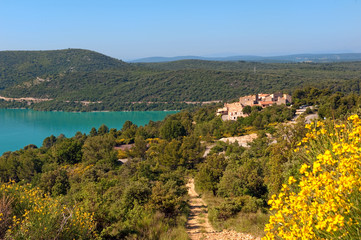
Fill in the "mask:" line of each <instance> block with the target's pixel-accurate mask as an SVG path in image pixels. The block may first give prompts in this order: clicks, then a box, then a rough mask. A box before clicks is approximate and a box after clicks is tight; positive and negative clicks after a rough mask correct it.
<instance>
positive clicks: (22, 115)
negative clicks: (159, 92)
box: [0, 109, 178, 155]
mask: <svg viewBox="0 0 361 240" xmlns="http://www.w3.org/2000/svg"><path fill="white" fill-rule="evenodd" d="M177 112H178V111H135V112H41V111H33V110H29V109H0V155H2V154H3V153H4V152H7V151H15V150H19V149H21V148H23V147H25V146H26V145H29V144H35V145H36V146H38V147H41V145H42V143H43V140H44V138H46V137H48V136H50V135H54V136H59V135H60V134H64V135H65V136H66V137H73V136H74V135H75V133H76V132H78V131H80V132H82V133H86V134H88V133H89V132H90V130H91V128H92V127H95V128H96V129H98V128H99V127H100V126H101V125H102V124H105V125H106V126H107V127H108V128H109V129H110V128H116V129H118V130H120V129H121V128H122V127H123V124H124V123H125V121H127V120H129V121H132V122H133V123H134V124H136V125H138V126H144V125H146V124H148V123H149V121H150V120H152V121H160V120H163V119H164V118H165V117H166V116H167V115H169V114H174V113H177Z"/></svg>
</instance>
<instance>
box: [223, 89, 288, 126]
mask: <svg viewBox="0 0 361 240" xmlns="http://www.w3.org/2000/svg"><path fill="white" fill-rule="evenodd" d="M291 102H292V97H291V96H290V95H288V94H282V93H272V94H263V93H260V94H256V95H249V96H244V97H240V98H239V102H234V103H225V104H224V107H223V108H219V109H218V110H217V115H221V116H222V120H237V118H239V117H246V116H247V114H244V113H243V108H244V107H245V106H251V107H252V106H260V107H262V108H265V107H268V106H271V105H275V104H276V105H281V104H287V103H291Z"/></svg>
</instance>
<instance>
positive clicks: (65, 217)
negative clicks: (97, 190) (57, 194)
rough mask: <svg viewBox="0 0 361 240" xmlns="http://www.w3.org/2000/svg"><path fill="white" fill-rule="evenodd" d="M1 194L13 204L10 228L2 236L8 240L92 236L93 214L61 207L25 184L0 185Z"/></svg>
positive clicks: (56, 201)
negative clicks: (4, 235)
mask: <svg viewBox="0 0 361 240" xmlns="http://www.w3.org/2000/svg"><path fill="white" fill-rule="evenodd" d="M1 194H6V195H7V196H9V197H11V199H13V200H14V202H13V211H12V212H13V214H14V215H13V216H12V225H11V226H9V229H8V230H7V232H6V236H7V238H9V239H53V238H54V237H56V236H58V237H60V236H62V237H64V238H66V239H67V238H74V237H76V238H82V237H85V236H87V237H91V236H92V235H93V233H94V230H95V223H94V220H93V214H90V213H87V212H86V211H84V210H83V209H82V208H79V207H77V206H73V207H69V206H66V205H63V204H61V203H60V202H59V201H58V200H56V199H54V198H52V197H50V196H49V195H47V194H44V193H43V192H42V191H41V190H40V189H38V188H32V187H31V186H30V185H29V184H28V185H20V184H17V183H14V182H9V183H3V184H0V196H1ZM29 236H30V237H29Z"/></svg>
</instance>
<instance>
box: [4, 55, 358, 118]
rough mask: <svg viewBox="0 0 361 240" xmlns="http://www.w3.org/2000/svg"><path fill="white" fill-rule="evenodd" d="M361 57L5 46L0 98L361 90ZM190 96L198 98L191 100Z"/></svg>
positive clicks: (106, 104) (134, 102) (142, 102)
mask: <svg viewBox="0 0 361 240" xmlns="http://www.w3.org/2000/svg"><path fill="white" fill-rule="evenodd" d="M360 73H361V62H347V63H346V62H343V63H342V62H340V63H318V64H316V63H288V64H281V63H255V62H217V61H202V60H182V61H175V62H168V63H143V64H141V63H125V62H123V61H120V60H117V59H114V58H111V57H107V56H105V55H102V54H99V53H96V52H92V51H89V50H80V49H67V50H57V51H4V52H0V96H3V97H10V98H24V97H33V98H40V99H52V100H50V101H44V102H40V103H34V102H17V101H13V102H8V101H4V100H1V99H0V107H11V108H14V107H15V108H17V107H27V108H33V109H36V110H64V111H96V110H118V111H119V110H165V109H168V110H175V109H183V108H187V107H189V106H193V105H194V103H195V102H203V101H215V100H221V101H230V100H232V99H235V98H238V97H239V96H241V95H246V94H253V93H257V92H275V91H283V92H288V93H291V92H293V91H294V90H295V89H297V88H301V87H305V86H314V87H320V88H326V87H327V88H330V89H331V90H334V91H342V92H357V93H359V92H360V85H361V74H360ZM189 102H192V103H191V104H190V103H189Z"/></svg>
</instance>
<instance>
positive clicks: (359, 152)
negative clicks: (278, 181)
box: [263, 115, 361, 239]
mask: <svg viewBox="0 0 361 240" xmlns="http://www.w3.org/2000/svg"><path fill="white" fill-rule="evenodd" d="M306 128H308V133H307V135H306V137H305V138H304V139H303V140H302V141H301V142H300V143H299V148H297V149H295V152H296V154H298V155H299V157H300V158H301V159H303V160H304V163H303V164H302V166H301V168H300V170H299V176H297V177H296V178H294V177H290V178H289V179H288V183H287V184H284V185H283V187H282V189H281V191H280V193H279V194H278V196H276V195H274V196H272V198H271V200H269V204H270V205H271V210H273V211H274V214H273V215H272V216H271V217H270V220H269V223H268V224H267V225H266V227H265V232H266V236H265V237H264V238H263V239H361V231H360V230H361V225H360V223H361V162H360V161H361V120H360V119H359V117H358V116H357V115H352V116H351V117H349V118H348V120H347V121H346V122H344V123H335V122H333V123H331V122H330V123H328V124H324V123H323V122H316V123H312V124H307V125H306Z"/></svg>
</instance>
